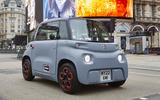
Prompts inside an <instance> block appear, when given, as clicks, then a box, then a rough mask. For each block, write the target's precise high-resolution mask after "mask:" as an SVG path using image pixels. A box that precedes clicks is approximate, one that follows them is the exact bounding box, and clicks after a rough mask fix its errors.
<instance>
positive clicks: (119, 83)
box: [108, 80, 126, 87]
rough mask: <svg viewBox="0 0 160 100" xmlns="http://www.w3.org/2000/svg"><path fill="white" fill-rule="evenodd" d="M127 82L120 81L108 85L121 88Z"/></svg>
mask: <svg viewBox="0 0 160 100" xmlns="http://www.w3.org/2000/svg"><path fill="white" fill-rule="evenodd" d="M125 81H126V80H124V81H118V82H111V83H108V85H109V86H111V87H120V86H122V85H123V84H124V83H125Z"/></svg>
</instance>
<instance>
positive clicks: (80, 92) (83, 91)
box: [33, 78, 126, 96]
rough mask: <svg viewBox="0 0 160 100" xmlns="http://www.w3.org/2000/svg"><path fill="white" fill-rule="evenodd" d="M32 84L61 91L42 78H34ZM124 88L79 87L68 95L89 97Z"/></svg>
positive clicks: (105, 86) (99, 85)
mask: <svg viewBox="0 0 160 100" xmlns="http://www.w3.org/2000/svg"><path fill="white" fill-rule="evenodd" d="M33 82H35V83H38V84H41V85H44V86H47V87H50V88H53V89H56V90H58V91H61V92H62V93H63V91H62V90H61V88H60V86H59V84H58V83H56V82H54V81H50V80H47V79H44V78H35V79H34V80H33ZM125 89H126V88H124V87H119V88H114V87H110V86H108V85H106V84H98V85H81V88H80V89H79V90H78V91H77V92H76V93H74V94H69V95H77V96H82V95H83V96H85V95H91V94H97V93H104V92H113V91H121V90H125Z"/></svg>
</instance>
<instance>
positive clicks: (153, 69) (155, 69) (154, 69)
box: [128, 67, 160, 71]
mask: <svg viewBox="0 0 160 100" xmlns="http://www.w3.org/2000/svg"><path fill="white" fill-rule="evenodd" d="M128 68H129V69H144V70H151V71H160V69H158V68H145V67H128Z"/></svg>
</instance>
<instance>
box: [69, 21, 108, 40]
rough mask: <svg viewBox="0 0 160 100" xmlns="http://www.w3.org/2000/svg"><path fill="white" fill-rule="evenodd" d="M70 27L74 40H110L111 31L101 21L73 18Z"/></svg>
mask: <svg viewBox="0 0 160 100" xmlns="http://www.w3.org/2000/svg"><path fill="white" fill-rule="evenodd" d="M70 28H71V32H72V39H73V40H81V41H89V42H110V37H109V33H108V31H107V29H106V28H105V26H104V25H103V23H101V22H97V21H93V20H85V19H78V20H77V19H71V20H70Z"/></svg>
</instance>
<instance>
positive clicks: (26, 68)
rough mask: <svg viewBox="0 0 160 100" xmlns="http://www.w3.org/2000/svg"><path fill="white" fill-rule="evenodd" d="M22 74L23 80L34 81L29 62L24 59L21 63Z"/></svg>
mask: <svg viewBox="0 0 160 100" xmlns="http://www.w3.org/2000/svg"><path fill="white" fill-rule="evenodd" d="M22 73H23V78H24V79H25V80H27V81H32V80H33V79H34V76H33V75H32V67H31V61H30V60H29V59H25V60H24V61H23V62H22Z"/></svg>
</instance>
